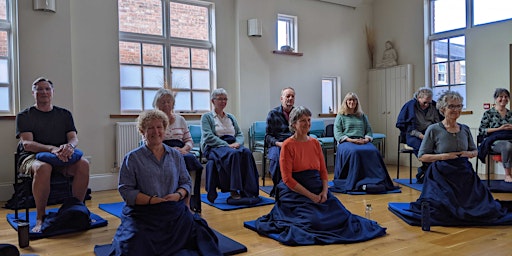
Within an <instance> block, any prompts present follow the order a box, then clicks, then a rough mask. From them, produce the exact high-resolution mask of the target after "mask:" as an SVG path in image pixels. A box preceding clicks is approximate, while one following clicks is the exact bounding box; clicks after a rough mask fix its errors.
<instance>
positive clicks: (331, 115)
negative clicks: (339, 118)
mask: <svg viewBox="0 0 512 256" xmlns="http://www.w3.org/2000/svg"><path fill="white" fill-rule="evenodd" d="M318 117H336V114H335V113H328V114H327V113H322V114H318Z"/></svg>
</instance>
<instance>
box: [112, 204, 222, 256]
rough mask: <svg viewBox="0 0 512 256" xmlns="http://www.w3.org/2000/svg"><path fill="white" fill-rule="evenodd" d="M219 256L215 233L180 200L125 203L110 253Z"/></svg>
mask: <svg viewBox="0 0 512 256" xmlns="http://www.w3.org/2000/svg"><path fill="white" fill-rule="evenodd" d="M178 254H179V255H222V253H221V252H220V250H219V247H218V239H217V236H216V235H215V234H214V233H213V231H212V230H211V229H210V228H209V227H208V225H207V224H206V221H205V220H203V219H202V218H201V217H199V215H197V214H196V215H192V214H191V213H190V211H189V209H188V207H187V206H186V205H185V204H184V203H183V201H180V202H164V203H160V204H153V205H136V206H127V205H125V206H124V208H123V211H122V214H121V224H120V225H119V228H118V229H117V232H116V234H115V236H114V239H113V241H112V248H111V254H110V255H178Z"/></svg>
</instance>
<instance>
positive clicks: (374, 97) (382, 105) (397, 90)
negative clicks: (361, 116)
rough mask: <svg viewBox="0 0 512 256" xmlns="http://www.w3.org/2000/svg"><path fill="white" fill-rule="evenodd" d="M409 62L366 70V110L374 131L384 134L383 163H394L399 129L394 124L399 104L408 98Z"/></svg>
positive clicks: (409, 93) (410, 96) (398, 111)
mask: <svg viewBox="0 0 512 256" xmlns="http://www.w3.org/2000/svg"><path fill="white" fill-rule="evenodd" d="M412 76H413V73H412V65H411V64H406V65H399V66H395V67H390V68H384V69H370V71H369V73H368V83H369V86H368V90H369V96H370V97H369V99H370V102H369V104H368V106H369V109H368V111H367V112H366V113H367V114H368V119H369V120H370V124H371V126H372V130H373V132H374V133H383V134H385V135H386V143H385V151H384V152H385V158H384V162H386V164H396V159H397V147H398V145H397V143H398V135H399V134H400V130H398V128H396V127H395V124H396V118H397V116H398V114H399V113H400V109H401V108H402V106H403V105H404V104H405V103H406V102H407V101H408V100H410V99H412V96H413V93H414V91H413V90H414V89H413V84H412V83H413V82H412V81H413V79H412Z"/></svg>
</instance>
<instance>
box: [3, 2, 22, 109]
mask: <svg viewBox="0 0 512 256" xmlns="http://www.w3.org/2000/svg"><path fill="white" fill-rule="evenodd" d="M5 3H6V10H5V11H6V20H0V31H2V32H3V31H5V32H6V34H7V47H8V49H7V56H6V57H0V58H1V59H4V60H7V74H8V81H7V83H1V82H0V88H7V91H8V95H6V96H7V98H8V100H9V102H8V105H7V107H8V109H7V110H0V116H13V115H15V113H17V112H18V111H19V106H18V105H19V104H18V100H19V99H18V97H17V95H19V88H18V86H19V78H18V74H19V69H18V67H19V65H18V54H16V53H17V52H18V38H17V36H16V35H17V34H18V33H17V30H18V24H17V20H16V19H15V17H16V13H17V8H18V6H17V1H9V0H6V1H5Z"/></svg>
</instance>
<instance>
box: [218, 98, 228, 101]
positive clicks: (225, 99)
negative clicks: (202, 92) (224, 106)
mask: <svg viewBox="0 0 512 256" xmlns="http://www.w3.org/2000/svg"><path fill="white" fill-rule="evenodd" d="M215 100H218V101H228V98H215Z"/></svg>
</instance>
